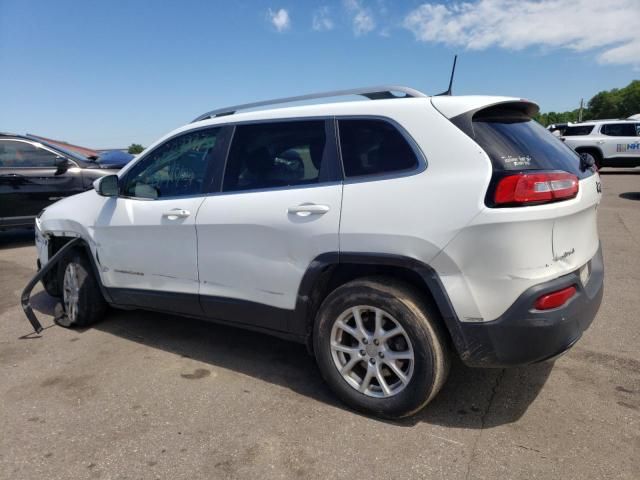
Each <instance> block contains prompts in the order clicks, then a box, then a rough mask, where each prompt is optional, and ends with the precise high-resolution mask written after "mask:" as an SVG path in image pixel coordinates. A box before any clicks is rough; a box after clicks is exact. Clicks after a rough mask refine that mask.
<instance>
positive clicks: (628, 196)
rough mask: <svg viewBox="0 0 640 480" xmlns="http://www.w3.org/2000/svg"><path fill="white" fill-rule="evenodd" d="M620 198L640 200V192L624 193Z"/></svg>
mask: <svg viewBox="0 0 640 480" xmlns="http://www.w3.org/2000/svg"><path fill="white" fill-rule="evenodd" d="M619 197H620V198H624V199H625V200H640V192H624V193H621V194H620V195H619Z"/></svg>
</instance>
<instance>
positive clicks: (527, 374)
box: [43, 293, 552, 428]
mask: <svg viewBox="0 0 640 480" xmlns="http://www.w3.org/2000/svg"><path fill="white" fill-rule="evenodd" d="M43 295H44V293H43ZM94 328H96V329H99V330H101V331H104V332H107V333H110V334H112V335H116V336H118V337H121V338H125V339H127V340H131V341H133V342H137V343H140V344H144V345H146V346H149V347H152V348H158V349H162V350H164V351H168V352H171V353H174V354H177V355H180V356H183V357H187V358H192V359H195V360H197V361H200V362H203V363H206V364H209V365H212V366H214V367H218V368H224V369H228V370H231V371H236V372H239V373H242V374H243V375H248V376H251V377H254V378H258V379H260V380H263V381H267V382H270V383H273V384H277V385H279V386H283V387H286V388H289V389H291V390H292V391H294V392H296V393H298V394H300V395H305V396H307V397H310V398H313V399H315V400H317V401H320V402H323V403H327V404H330V405H332V406H335V407H337V408H340V409H343V410H345V411H348V408H347V407H345V406H343V405H342V404H341V403H340V402H339V401H338V400H337V399H336V397H335V396H334V395H333V393H332V392H331V391H330V390H329V388H328V387H327V386H326V384H325V383H324V381H323V380H322V377H321V376H320V372H319V371H318V369H317V367H316V364H315V361H314V359H313V358H312V357H311V356H310V355H309V354H308V353H307V350H306V348H305V347H304V346H303V345H300V344H296V343H293V342H288V341H285V340H281V339H278V338H275V337H271V336H268V335H265V334H261V333H256V332H251V331H245V330H241V329H238V328H232V327H227V326H223V325H217V324H213V323H209V322H205V321H200V320H196V319H189V318H182V317H176V316H170V315H163V314H157V313H153V312H144V311H120V310H112V311H111V312H110V313H109V314H108V316H107V319H105V321H103V322H101V323H99V324H97V325H96V326H95V327H94ZM551 369H552V364H551V363H545V364H540V365H535V366H532V367H528V368H520V369H510V370H501V369H472V368H468V367H465V366H464V365H463V364H462V363H461V362H459V361H456V362H454V364H453V367H452V369H451V373H450V375H449V379H448V381H447V383H446V385H445V386H444V388H443V390H442V391H441V392H440V394H439V395H438V396H437V397H436V398H435V399H434V401H433V402H432V403H431V404H430V405H429V406H428V407H427V408H425V409H424V410H423V411H422V412H420V413H418V414H417V415H414V416H413V417H410V418H408V419H403V420H400V421H393V422H387V423H390V424H393V425H397V426H401V427H411V426H414V425H416V424H417V423H420V422H426V423H429V424H436V425H442V426H445V427H456V428H489V427H492V426H497V425H502V424H506V423H511V422H515V421H516V420H518V419H519V418H520V417H521V416H522V415H523V414H524V413H525V412H526V410H527V408H528V407H529V405H530V404H531V403H532V402H533V401H534V400H535V398H536V397H537V395H538V393H539V392H540V390H541V389H542V387H543V386H544V383H545V382H546V380H547V378H548V376H549V373H550V371H551Z"/></svg>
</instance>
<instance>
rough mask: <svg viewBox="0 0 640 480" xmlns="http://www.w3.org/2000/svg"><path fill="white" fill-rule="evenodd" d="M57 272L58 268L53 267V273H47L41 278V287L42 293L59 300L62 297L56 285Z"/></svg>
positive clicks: (57, 284)
mask: <svg viewBox="0 0 640 480" xmlns="http://www.w3.org/2000/svg"><path fill="white" fill-rule="evenodd" d="M58 270H59V268H57V267H54V268H53V271H51V272H49V273H47V274H46V275H45V276H44V277H43V278H42V286H43V288H44V291H45V292H47V293H48V294H49V295H51V296H52V297H57V298H60V297H61V296H62V292H61V290H60V286H59V283H58V277H59V276H60V275H59V273H58Z"/></svg>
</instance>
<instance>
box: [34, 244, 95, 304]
mask: <svg viewBox="0 0 640 480" xmlns="http://www.w3.org/2000/svg"><path fill="white" fill-rule="evenodd" d="M74 238H76V237H56V236H51V237H49V243H48V256H47V258H51V257H53V256H54V255H55V254H56V253H57V252H58V251H59V250H60V249H61V248H62V247H64V246H65V245H66V244H67V243H69V242H70V241H71V240H73V239H74ZM85 247H86V244H85V243H84V241H82V240H81V245H78V246H77V247H73V249H72V250H71V251H78V252H82V253H83V254H86V251H85V250H86V248H85ZM42 281H43V283H46V284H47V291H48V292H50V293H57V295H61V294H62V292H61V289H60V288H61V286H60V265H58V267H57V268H56V267H54V268H53V269H52V270H51V271H50V272H48V273H47V274H46V275H45V276H44V277H43V279H42Z"/></svg>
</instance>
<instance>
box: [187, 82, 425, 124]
mask: <svg viewBox="0 0 640 480" xmlns="http://www.w3.org/2000/svg"><path fill="white" fill-rule="evenodd" d="M394 92H398V93H403V94H404V95H402V96H398V95H394ZM347 95H361V96H363V97H367V98H368V99H369V100H382V99H387V98H418V97H426V96H427V95H425V94H424V93H422V92H420V91H418V90H415V89H413V88H409V87H403V86H400V85H383V86H380V87H363V88H354V89H350V90H334V91H331V92H320V93H311V94H308V95H298V96H296V97H286V98H276V99H273V100H263V101H261V102H254V103H245V104H242V105H234V106H232V107H225V108H219V109H217V110H211V111H210V112H207V113H203V114H202V115H200V116H199V117H197V118H196V119H194V120H193V121H192V122H191V123H195V122H199V121H201V120H206V119H207V118H214V117H223V116H225V115H233V114H234V113H236V112H237V111H238V110H248V109H251V108H257V107H266V106H268V105H278V104H281V103H293V102H302V101H305V100H315V99H317V98H331V97H344V96H347Z"/></svg>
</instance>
